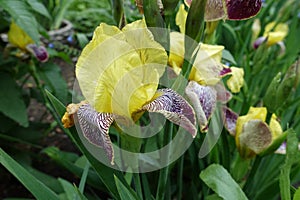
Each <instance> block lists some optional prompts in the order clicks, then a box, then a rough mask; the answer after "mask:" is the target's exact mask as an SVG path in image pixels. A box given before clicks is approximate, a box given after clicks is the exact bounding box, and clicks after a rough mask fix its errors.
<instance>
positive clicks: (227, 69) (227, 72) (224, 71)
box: [220, 67, 232, 76]
mask: <svg viewBox="0 0 300 200" xmlns="http://www.w3.org/2000/svg"><path fill="white" fill-rule="evenodd" d="M231 72H232V71H231V69H230V68H225V67H224V68H223V69H222V70H221V71H220V76H225V75H227V74H229V73H231Z"/></svg>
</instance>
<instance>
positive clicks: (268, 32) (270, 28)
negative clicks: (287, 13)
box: [253, 22, 289, 50]
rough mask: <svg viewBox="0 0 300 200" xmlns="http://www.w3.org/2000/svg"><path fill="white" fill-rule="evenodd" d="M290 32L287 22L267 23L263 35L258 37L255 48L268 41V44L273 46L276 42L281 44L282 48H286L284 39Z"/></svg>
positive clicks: (254, 44)
mask: <svg viewBox="0 0 300 200" xmlns="http://www.w3.org/2000/svg"><path fill="white" fill-rule="evenodd" d="M253 26H258V24H254V25H253ZM256 29H257V28H256ZM288 32H289V27H288V25H287V24H285V23H278V24H277V23H276V22H271V23H269V24H267V25H266V27H265V31H264V34H263V36H261V37H259V38H257V39H256V40H255V41H254V43H253V46H254V48H258V47H259V46H260V45H261V44H262V43H264V42H266V45H267V46H272V45H274V44H279V45H280V46H281V48H282V49H283V50H284V48H285V47H284V44H283V42H282V41H283V40H284V38H285V37H286V36H287V34H288ZM253 34H254V35H255V34H257V32H253Z"/></svg>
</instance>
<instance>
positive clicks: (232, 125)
mask: <svg viewBox="0 0 300 200" xmlns="http://www.w3.org/2000/svg"><path fill="white" fill-rule="evenodd" d="M223 115H224V116H223V117H224V121H225V127H226V129H227V130H228V132H229V133H230V135H232V136H235V133H236V122H237V119H238V117H239V116H238V114H236V113H235V112H234V111H232V110H231V109H230V108H228V107H226V106H223Z"/></svg>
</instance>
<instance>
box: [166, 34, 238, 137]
mask: <svg viewBox="0 0 300 200" xmlns="http://www.w3.org/2000/svg"><path fill="white" fill-rule="evenodd" d="M184 37H185V36H184V35H183V34H181V33H179V32H171V33H170V55H169V60H168V63H169V65H170V66H171V67H172V68H173V69H174V71H175V73H176V74H179V73H180V71H181V67H182V65H183V61H184V59H183V58H184ZM223 49H224V47H223V46H220V45H208V44H203V43H201V44H199V46H198V51H197V55H196V57H195V60H194V64H193V67H192V69H191V72H190V75H189V84H188V86H187V87H186V89H185V92H186V94H187V96H188V97H189V99H190V100H191V102H192V104H193V106H194V109H195V111H196V114H197V118H198V122H199V125H200V129H201V131H202V132H205V131H207V129H208V121H209V119H210V118H211V116H212V114H213V112H214V110H215V109H216V106H217V101H219V102H221V103H222V104H225V103H227V102H228V101H229V100H230V99H231V96H232V95H231V93H230V92H229V91H227V90H226V89H225V87H224V86H223V85H222V84H221V83H220V80H221V79H222V77H223V76H226V75H231V77H230V78H229V79H228V81H227V83H228V86H229V88H230V89H231V90H233V92H239V90H240V87H242V85H243V83H244V79H243V69H240V68H228V67H227V66H224V65H223V64H222V63H221V58H222V50H223ZM232 69H233V70H232ZM222 109H223V111H224V112H223V114H224V119H225V127H226V128H227V129H228V130H229V132H230V133H231V134H234V132H235V129H234V127H235V125H234V123H235V121H236V119H237V114H236V113H234V112H233V111H232V110H230V109H229V108H227V107H225V106H224V107H223V108H222Z"/></svg>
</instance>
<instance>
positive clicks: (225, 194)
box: [200, 164, 248, 200]
mask: <svg viewBox="0 0 300 200" xmlns="http://www.w3.org/2000/svg"><path fill="white" fill-rule="evenodd" d="M200 178H201V179H202V180H203V181H204V182H205V183H206V184H207V185H208V186H209V187H210V188H211V189H212V190H213V191H214V192H215V193H217V194H218V195H219V196H220V197H222V198H223V199H225V200H232V199H239V200H243V199H248V198H247V197H246V195H245V194H244V192H243V191H242V189H241V188H240V186H239V185H238V184H237V183H236V182H235V181H234V179H233V178H232V177H231V175H230V174H229V173H228V172H227V170H226V169H225V168H223V167H222V166H221V165H218V164H212V165H210V166H209V167H207V168H206V169H205V170H204V171H202V172H201V173H200Z"/></svg>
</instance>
